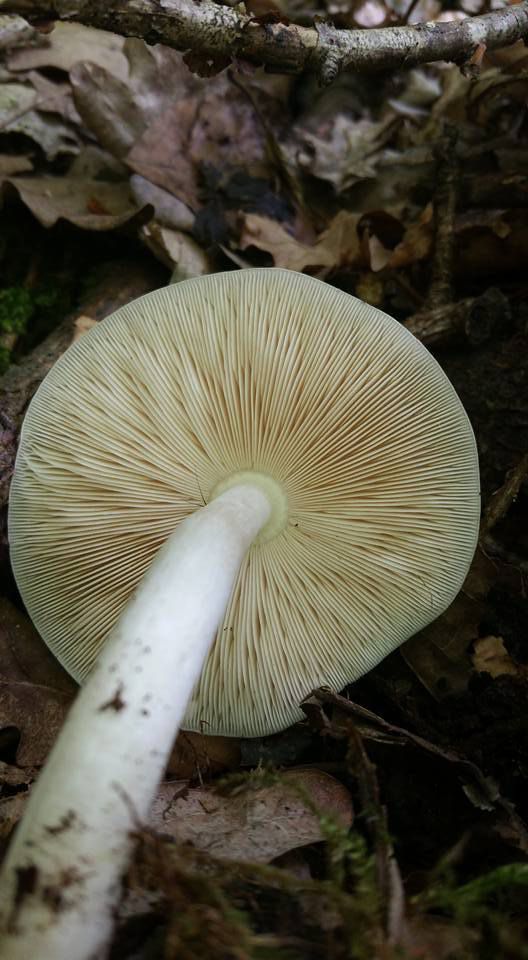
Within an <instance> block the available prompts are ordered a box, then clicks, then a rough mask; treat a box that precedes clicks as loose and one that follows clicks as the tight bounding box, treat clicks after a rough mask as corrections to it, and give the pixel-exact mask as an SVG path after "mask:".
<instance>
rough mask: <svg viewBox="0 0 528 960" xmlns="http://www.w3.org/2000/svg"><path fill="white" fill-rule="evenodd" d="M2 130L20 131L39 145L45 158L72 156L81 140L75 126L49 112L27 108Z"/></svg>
mask: <svg viewBox="0 0 528 960" xmlns="http://www.w3.org/2000/svg"><path fill="white" fill-rule="evenodd" d="M4 132H8V133H22V134H23V135H24V136H25V137H29V139H30V140H33V141H34V142H35V143H37V144H38V145H39V147H40V148H41V150H42V151H43V153H44V155H45V157H46V159H47V160H56V159H57V157H61V156H70V157H74V156H76V155H77V154H78V153H79V150H80V148H81V141H80V139H79V136H78V135H77V132H76V130H75V128H74V127H73V126H72V125H71V124H69V123H65V122H64V121H63V120H61V118H60V117H56V116H55V115H54V114H51V113H40V112H39V111H38V110H27V111H26V112H25V113H23V114H22V116H20V117H18V118H17V119H15V120H12V121H11V122H10V123H8V124H7V126H6V127H4Z"/></svg>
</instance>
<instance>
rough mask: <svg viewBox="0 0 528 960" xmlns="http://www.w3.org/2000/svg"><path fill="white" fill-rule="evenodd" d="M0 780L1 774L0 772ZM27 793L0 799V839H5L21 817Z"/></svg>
mask: <svg viewBox="0 0 528 960" xmlns="http://www.w3.org/2000/svg"><path fill="white" fill-rule="evenodd" d="M0 782H1V774H0ZM28 798H29V794H28V793H27V792H24V793H15V794H14V796H12V797H3V798H1V799H0V840H7V838H8V837H9V835H10V833H11V832H12V830H14V828H15V827H16V825H17V823H18V821H19V820H20V819H21V818H22V816H23V814H24V810H25V806H26V803H27V801H28Z"/></svg>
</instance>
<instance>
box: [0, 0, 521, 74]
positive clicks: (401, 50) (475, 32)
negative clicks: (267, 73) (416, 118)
mask: <svg viewBox="0 0 528 960" xmlns="http://www.w3.org/2000/svg"><path fill="white" fill-rule="evenodd" d="M0 13H6V14H7V13H13V14H21V15H22V16H25V17H27V18H29V19H30V20H32V19H43V18H44V19H60V20H72V21H76V22H77V23H83V24H85V25H87V26H93V27H99V28H100V29H103V30H110V31H112V32H113V33H118V34H122V35H123V36H126V37H142V38H143V39H144V40H145V41H146V42H147V43H149V44H155V43H163V44H165V45H166V46H169V47H174V48H175V49H176V50H181V51H186V52H189V51H190V52H192V56H193V67H195V66H196V62H195V58H196V57H197V56H198V57H199V58H200V66H201V68H202V72H203V73H204V74H206V73H207V71H209V73H214V72H215V71H216V70H218V69H222V68H223V67H224V66H226V65H227V64H228V63H229V62H231V61H232V60H234V59H245V60H250V61H252V62H254V63H259V64H264V65H265V66H266V67H267V69H269V70H272V71H274V72H279V73H300V72H301V71H303V70H310V71H312V72H315V73H316V75H317V76H318V78H319V80H320V82H321V83H323V84H325V83H331V82H332V80H334V79H335V78H336V77H337V75H338V74H339V73H340V72H341V71H342V70H354V71H361V72H367V71H373V70H388V69H391V70H394V69H397V68H399V67H412V66H416V65H417V64H420V63H430V62H432V61H435V60H449V61H454V62H456V63H463V62H466V61H467V60H469V59H470V58H471V57H472V55H473V54H474V53H475V51H476V50H477V48H478V47H485V48H486V49H488V50H493V49H496V48H498V47H504V46H507V45H508V44H511V43H514V42H515V41H516V40H519V39H524V38H526V37H528V0H523V2H521V3H518V4H515V5H513V6H508V7H504V9H501V10H495V11H493V12H492V13H488V14H485V15H483V16H480V17H472V18H468V19H467V20H463V21H454V22H449V23H437V22H432V23H421V24H417V25H414V26H403V27H384V28H381V29H373V30H337V29H336V28H335V27H334V26H332V25H331V24H330V23H318V24H316V25H315V26H314V27H313V28H309V27H301V26H297V25H296V24H284V23H263V22H261V21H258V20H256V19H255V18H253V17H250V16H248V15H247V14H246V13H245V12H244V7H243V5H242V4H240V5H239V6H238V7H235V8H233V7H228V6H221V5H219V4H217V3H213V2H211V0H0ZM197 72H198V71H197Z"/></svg>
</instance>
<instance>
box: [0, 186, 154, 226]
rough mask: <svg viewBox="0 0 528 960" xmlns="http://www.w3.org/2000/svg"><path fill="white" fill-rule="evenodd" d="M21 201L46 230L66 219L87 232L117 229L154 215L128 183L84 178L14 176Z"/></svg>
mask: <svg viewBox="0 0 528 960" xmlns="http://www.w3.org/2000/svg"><path fill="white" fill-rule="evenodd" d="M5 183H8V184H11V186H12V187H14V188H15V190H16V191H17V193H18V194H19V196H20V198H21V200H22V201H23V202H24V203H25V204H26V206H27V207H29V209H30V210H31V212H32V213H33V214H34V216H35V217H36V218H37V220H39V222H40V223H41V224H42V225H43V226H44V227H52V226H53V225H54V224H55V223H56V222H57V220H59V219H61V218H62V219H64V220H68V221H69V222H70V223H73V224H75V226H77V227H81V228H82V229H84V230H114V229H115V228H116V227H120V226H123V224H125V223H129V222H130V221H132V220H137V221H138V222H139V223H141V221H144V220H145V219H148V217H149V216H150V215H151V212H152V211H151V208H150V207H143V209H139V208H138V207H137V206H136V205H135V204H134V203H133V202H132V200H131V197H130V191H129V187H128V184H127V183H104V182H103V181H100V180H90V179H86V178H83V177H76V176H63V177H46V176H44V177H10V178H9V179H7V180H6V181H5Z"/></svg>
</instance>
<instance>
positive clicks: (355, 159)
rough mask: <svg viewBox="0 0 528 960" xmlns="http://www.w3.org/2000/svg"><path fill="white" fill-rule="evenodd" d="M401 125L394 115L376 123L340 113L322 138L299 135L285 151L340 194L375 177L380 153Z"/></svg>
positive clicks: (306, 131) (300, 133)
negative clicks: (358, 183) (359, 182)
mask: <svg viewBox="0 0 528 960" xmlns="http://www.w3.org/2000/svg"><path fill="white" fill-rule="evenodd" d="M399 122H400V121H399V119H398V118H396V117H395V116H394V115H392V114H391V115H390V116H389V117H386V118H384V119H383V120H382V121H379V122H377V121H373V120H368V119H363V120H356V119H354V118H353V117H350V116H347V115H346V114H343V113H340V114H338V115H337V116H336V117H334V118H333V119H332V121H331V125H330V126H329V127H328V129H326V130H323V131H321V133H320V134H314V133H311V132H309V131H308V130H304V131H297V132H296V134H295V136H294V139H293V140H292V141H291V142H290V143H289V144H288V145H287V147H286V149H287V152H288V154H289V155H290V157H292V154H293V155H295V156H296V158H297V162H298V164H299V166H300V167H301V168H302V169H303V170H305V171H306V172H307V173H310V174H311V175H312V176H313V177H318V178H319V179H320V180H326V181H328V182H329V183H331V184H332V185H333V186H334V187H335V189H336V191H337V192H338V193H341V192H343V191H344V190H347V189H349V188H350V187H351V186H352V185H353V184H354V183H357V182H358V181H359V180H367V179H369V178H372V177H375V176H376V171H377V167H378V163H379V160H380V158H381V151H382V149H383V148H384V147H385V145H386V144H387V142H388V141H389V140H390V138H391V137H392V136H393V134H394V132H395V129H396V127H397V126H398V125H399Z"/></svg>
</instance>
